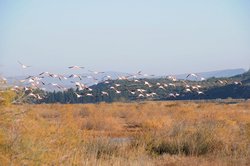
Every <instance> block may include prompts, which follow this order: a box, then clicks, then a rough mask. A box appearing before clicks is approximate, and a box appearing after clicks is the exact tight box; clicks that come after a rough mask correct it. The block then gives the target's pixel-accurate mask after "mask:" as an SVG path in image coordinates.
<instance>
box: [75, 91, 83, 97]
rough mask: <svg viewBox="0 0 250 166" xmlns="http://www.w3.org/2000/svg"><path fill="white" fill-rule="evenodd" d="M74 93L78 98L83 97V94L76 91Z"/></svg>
mask: <svg viewBox="0 0 250 166" xmlns="http://www.w3.org/2000/svg"><path fill="white" fill-rule="evenodd" d="M74 94H75V95H76V97H77V98H80V97H83V95H79V94H77V93H76V92H74Z"/></svg>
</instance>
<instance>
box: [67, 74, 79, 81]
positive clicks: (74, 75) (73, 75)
mask: <svg viewBox="0 0 250 166" xmlns="http://www.w3.org/2000/svg"><path fill="white" fill-rule="evenodd" d="M69 78H79V79H80V80H82V77H81V76H80V75H77V74H71V75H70V76H69Z"/></svg>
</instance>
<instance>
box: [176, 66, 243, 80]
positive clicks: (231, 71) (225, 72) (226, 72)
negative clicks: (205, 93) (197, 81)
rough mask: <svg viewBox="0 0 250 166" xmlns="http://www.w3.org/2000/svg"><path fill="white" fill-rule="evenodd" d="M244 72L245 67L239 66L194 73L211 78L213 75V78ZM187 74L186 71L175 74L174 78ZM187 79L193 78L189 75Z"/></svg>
mask: <svg viewBox="0 0 250 166" xmlns="http://www.w3.org/2000/svg"><path fill="white" fill-rule="evenodd" d="M244 72H246V70H245V69H242V68H239V69H226V70H215V71H209V72H200V73H196V74H198V75H199V76H201V77H204V78H206V79H207V78H211V77H215V78H221V77H232V76H235V75H239V74H243V73H244ZM187 75H188V73H186V74H179V75H176V78H178V79H186V76H187ZM189 79H190V80H192V79H194V78H191V77H190V78H189Z"/></svg>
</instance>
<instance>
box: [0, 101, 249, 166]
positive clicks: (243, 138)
mask: <svg viewBox="0 0 250 166" xmlns="http://www.w3.org/2000/svg"><path fill="white" fill-rule="evenodd" d="M0 165H107V166H109V165H121V166H123V165H142V166H144V165H171V166H174V165H206V166H210V165H215V166H216V165H250V102H249V101H241V102H237V103H218V102H211V101H200V102H191V101H169V102H143V103H112V104H106V103H100V104H82V105H80V104H79V105H71V104H67V105H61V104H52V105H10V106H0Z"/></svg>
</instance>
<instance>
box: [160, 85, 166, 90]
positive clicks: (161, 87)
mask: <svg viewBox="0 0 250 166" xmlns="http://www.w3.org/2000/svg"><path fill="white" fill-rule="evenodd" d="M158 88H159V89H164V90H166V89H165V88H164V87H163V86H159V87H158Z"/></svg>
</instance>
